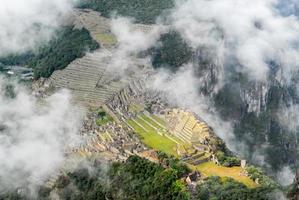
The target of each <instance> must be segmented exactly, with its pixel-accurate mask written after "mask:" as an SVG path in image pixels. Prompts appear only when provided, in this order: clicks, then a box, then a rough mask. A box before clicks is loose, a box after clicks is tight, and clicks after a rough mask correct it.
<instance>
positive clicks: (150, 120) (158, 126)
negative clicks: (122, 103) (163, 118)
mask: <svg viewBox="0 0 299 200" xmlns="http://www.w3.org/2000/svg"><path fill="white" fill-rule="evenodd" d="M140 117H141V118H143V119H144V120H146V121H148V122H149V123H150V124H152V125H153V126H155V127H157V128H159V129H165V126H161V125H163V124H162V123H160V122H159V121H157V120H156V121H157V122H159V123H160V124H161V125H160V124H157V123H156V122H155V121H153V120H152V119H151V118H149V117H148V116H146V115H145V114H143V115H140Z"/></svg>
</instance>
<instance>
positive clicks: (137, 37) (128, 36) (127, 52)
mask: <svg viewBox="0 0 299 200" xmlns="http://www.w3.org/2000/svg"><path fill="white" fill-rule="evenodd" d="M142 27H143V25H141V26H140V25H138V24H133V22H132V20H130V19H128V18H123V17H118V18H113V19H112V21H111V31H112V33H113V34H114V35H115V36H116V38H117V41H118V46H117V48H116V49H115V50H113V56H112V60H111V61H110V63H109V67H108V68H109V69H110V70H111V71H113V72H118V73H119V74H122V73H123V72H124V71H125V70H127V69H129V68H130V69H131V70H132V69H134V68H135V67H136V63H138V62H136V61H137V59H136V55H137V54H138V53H140V52H142V51H145V50H147V49H149V48H151V47H153V46H155V45H156V43H157V40H158V39H159V38H160V35H161V33H163V32H165V28H164V27H163V26H159V25H153V26H146V29H147V30H146V31H145V30H142V29H143V28H142ZM134 56H135V57H134ZM139 60H140V59H139ZM143 61H144V62H145V63H148V61H149V60H146V59H144V60H143Z"/></svg>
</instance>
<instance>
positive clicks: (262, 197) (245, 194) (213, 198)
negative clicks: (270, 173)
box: [195, 176, 273, 200]
mask: <svg viewBox="0 0 299 200" xmlns="http://www.w3.org/2000/svg"><path fill="white" fill-rule="evenodd" d="M271 191H272V188H270V187H257V188H255V189H249V188H247V187H246V186H245V185H243V184H242V183H239V182H236V181H234V180H233V179H230V178H226V179H221V178H219V177H216V176H215V177H209V178H208V179H207V181H205V182H204V183H202V184H200V185H198V186H197V189H196V194H195V199H199V200H201V199H203V200H205V199H210V200H218V199H219V200H220V199H221V200H267V199H269V200H270V199H273V196H271V195H270V194H271Z"/></svg>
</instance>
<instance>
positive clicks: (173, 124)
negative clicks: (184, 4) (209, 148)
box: [165, 109, 210, 144]
mask: <svg viewBox="0 0 299 200" xmlns="http://www.w3.org/2000/svg"><path fill="white" fill-rule="evenodd" d="M165 118H166V120H167V121H168V124H169V126H168V130H169V132H170V133H171V134H173V135H174V136H176V137H177V138H180V139H181V140H182V141H184V142H186V143H189V144H193V143H202V144H204V143H205V141H206V140H207V138H209V137H210V128H209V127H208V126H207V124H206V123H205V122H203V121H199V120H198V119H197V118H196V117H195V115H194V114H193V113H191V112H188V111H184V110H179V109H173V110H170V111H168V113H167V114H166V116H165Z"/></svg>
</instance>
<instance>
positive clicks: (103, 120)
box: [96, 108, 114, 126]
mask: <svg viewBox="0 0 299 200" xmlns="http://www.w3.org/2000/svg"><path fill="white" fill-rule="evenodd" d="M111 121H114V120H113V118H112V117H111V116H110V115H108V114H107V113H106V112H105V111H104V110H103V108H100V109H99V110H98V119H97V121H96V124H97V125H98V126H103V125H105V124H107V123H108V122H111Z"/></svg>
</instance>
